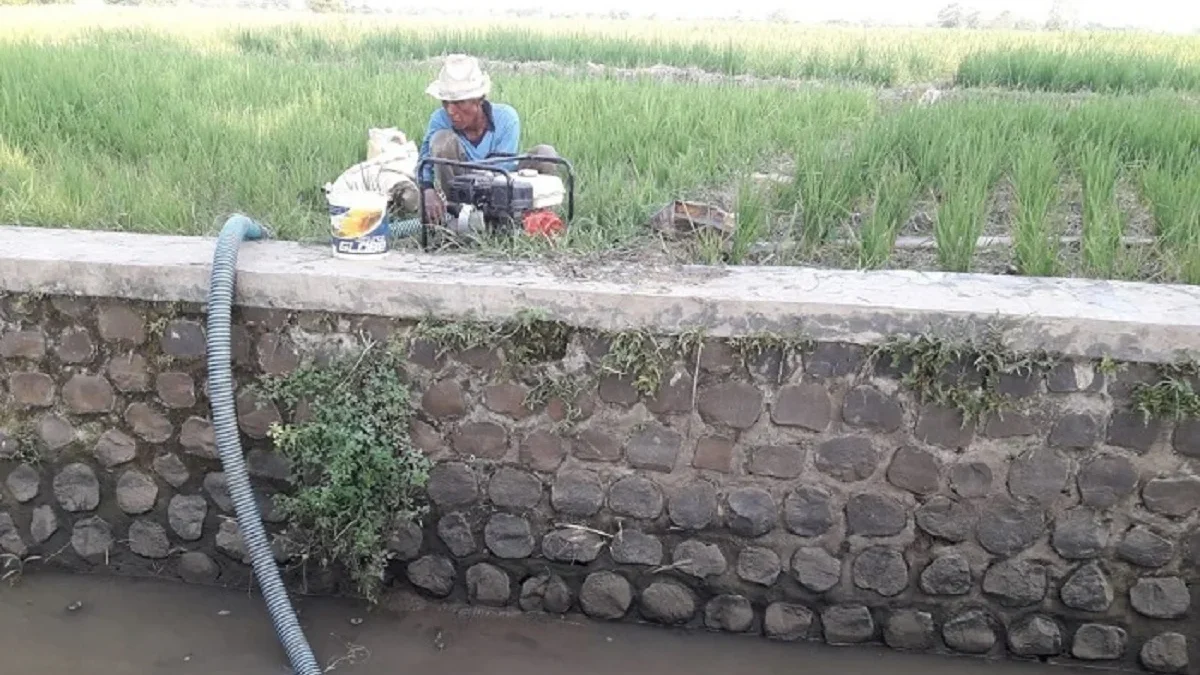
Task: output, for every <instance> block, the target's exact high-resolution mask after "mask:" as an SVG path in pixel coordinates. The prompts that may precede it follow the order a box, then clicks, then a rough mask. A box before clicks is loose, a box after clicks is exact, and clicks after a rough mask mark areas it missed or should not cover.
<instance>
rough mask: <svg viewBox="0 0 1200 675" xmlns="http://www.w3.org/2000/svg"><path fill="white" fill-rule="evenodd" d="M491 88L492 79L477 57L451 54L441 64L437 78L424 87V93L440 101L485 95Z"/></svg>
mask: <svg viewBox="0 0 1200 675" xmlns="http://www.w3.org/2000/svg"><path fill="white" fill-rule="evenodd" d="M491 89H492V79H491V78H490V77H488V76H487V74H486V73H484V72H483V70H482V69H480V67H479V59H476V58H475V57H473V56H467V55H465V54H451V55H450V56H447V57H446V61H445V63H443V64H442V71H441V72H440V73H438V79H436V80H434V81H433V82H431V83H430V84H429V86H428V87H426V88H425V93H427V94H429V95H430V96H432V97H434V98H436V99H440V100H442V101H465V100H467V99H472V98H481V97H483V96H486V95H487V93H488V92H489V91H491Z"/></svg>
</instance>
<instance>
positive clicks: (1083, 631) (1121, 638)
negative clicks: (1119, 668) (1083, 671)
mask: <svg viewBox="0 0 1200 675" xmlns="http://www.w3.org/2000/svg"><path fill="white" fill-rule="evenodd" d="M1127 642H1128V634H1127V633H1126V632H1125V629H1124V628H1119V627H1117V626H1103V625H1100V624H1095V623H1085V624H1083V625H1082V626H1080V627H1079V630H1077V631H1075V639H1074V641H1073V643H1072V645H1071V655H1072V656H1074V657H1075V658H1077V659H1080V660H1083V661H1116V660H1117V659H1120V658H1121V657H1122V656H1123V655H1124V654H1125V647H1126V643H1127Z"/></svg>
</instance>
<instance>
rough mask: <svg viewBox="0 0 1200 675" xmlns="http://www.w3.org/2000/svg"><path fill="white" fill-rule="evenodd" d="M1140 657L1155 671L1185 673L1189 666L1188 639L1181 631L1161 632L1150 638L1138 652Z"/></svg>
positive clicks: (1147, 666) (1148, 668)
mask: <svg viewBox="0 0 1200 675" xmlns="http://www.w3.org/2000/svg"><path fill="white" fill-rule="evenodd" d="M1138 659H1139V660H1140V661H1141V663H1142V665H1143V666H1145V667H1146V669H1147V670H1150V671H1153V672H1155V673H1185V672H1187V668H1188V640H1187V637H1185V636H1184V635H1181V634H1179V633H1160V634H1158V635H1155V636H1154V637H1152V638H1150V639H1149V640H1147V641H1146V642H1145V644H1143V645H1142V648H1141V650H1140V651H1139V652H1138Z"/></svg>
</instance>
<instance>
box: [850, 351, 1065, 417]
mask: <svg viewBox="0 0 1200 675" xmlns="http://www.w3.org/2000/svg"><path fill="white" fill-rule="evenodd" d="M880 356H887V357H888V358H889V359H890V362H891V364H892V366H894V367H896V368H898V369H899V370H900V372H901V382H902V383H903V384H904V385H905V386H907V387H909V388H910V389H912V390H913V391H914V392H915V393H916V395H917V399H918V401H920V403H922V404H925V403H933V404H936V405H940V406H943V407H946V408H953V409H956V410H958V411H959V412H960V413H961V414H962V418H963V422H962V423H963V425H964V426H965V425H966V424H969V423H971V422H981V421H983V420H984V419H985V418H986V417H987V416H988V415H989V414H990V413H993V412H996V411H999V410H1001V409H1003V408H1005V407H1007V406H1008V405H1009V404H1010V401H1009V399H1008V397H1006V396H1005V395H1003V394H1001V393H1000V392H999V391H998V390H997V385H998V383H999V380H1000V377H1001V376H1002V375H1013V376H1017V377H1025V376H1028V375H1030V374H1032V373H1034V372H1035V371H1037V370H1040V369H1050V368H1053V367H1054V364H1055V360H1054V358H1053V357H1051V356H1050V355H1049V354H1046V353H1045V352H1031V353H1020V354H1018V353H1015V352H1013V351H1012V350H1010V349H1009V348H1008V347H1007V346H1006V345H1005V344H1004V341H1003V339H1002V338H1001V336H1000V335H999V333H997V332H995V331H988V332H987V333H986V335H985V337H984V338H983V339H982V340H979V341H974V340H952V339H945V338H939V337H932V336H929V335H917V336H915V337H910V336H892V337H890V338H889V339H888V340H887V341H885V342H884V343H883V344H882V345H880V346H879V347H878V348H877V349H876V351H875V353H874V354H873V355H872V361H874V360H875V359H877V358H879V357H880Z"/></svg>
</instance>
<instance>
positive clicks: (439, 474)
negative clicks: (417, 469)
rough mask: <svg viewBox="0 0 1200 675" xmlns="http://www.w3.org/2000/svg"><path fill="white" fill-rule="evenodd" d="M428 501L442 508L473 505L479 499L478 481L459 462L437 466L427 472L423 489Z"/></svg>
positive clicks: (467, 467) (465, 466)
mask: <svg viewBox="0 0 1200 675" xmlns="http://www.w3.org/2000/svg"><path fill="white" fill-rule="evenodd" d="M425 491H426V493H427V494H428V495H429V499H430V500H431V501H433V503H434V504H436V505H438V506H439V507H442V508H455V507H459V506H467V505H469V504H474V503H475V502H476V501H477V500H478V499H479V481H478V480H477V479H476V477H475V473H474V472H473V471H471V467H469V466H467V465H466V464H462V463H460V462H446V463H442V464H438V465H437V466H435V467H433V469H432V470H431V471H430V472H429V481H428V483H427V484H426V488H425Z"/></svg>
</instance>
